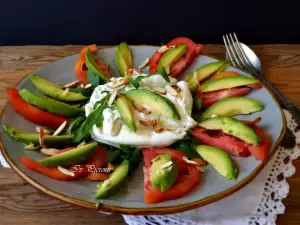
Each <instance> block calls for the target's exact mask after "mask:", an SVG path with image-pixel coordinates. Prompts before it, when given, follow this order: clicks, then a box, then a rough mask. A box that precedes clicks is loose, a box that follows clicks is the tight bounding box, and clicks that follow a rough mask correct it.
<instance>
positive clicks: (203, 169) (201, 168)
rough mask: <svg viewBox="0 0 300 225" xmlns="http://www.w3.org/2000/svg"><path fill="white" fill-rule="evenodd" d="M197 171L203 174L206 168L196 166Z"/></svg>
mask: <svg viewBox="0 0 300 225" xmlns="http://www.w3.org/2000/svg"><path fill="white" fill-rule="evenodd" d="M196 168H197V170H198V171H199V172H201V173H205V167H203V166H196Z"/></svg>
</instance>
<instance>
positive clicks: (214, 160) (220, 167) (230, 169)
mask: <svg viewBox="0 0 300 225" xmlns="http://www.w3.org/2000/svg"><path fill="white" fill-rule="evenodd" d="M195 148H196V151H197V152H198V153H199V155H200V156H201V157H202V158H203V159H204V160H205V161H207V162H208V163H209V164H211V165H212V167H213V168H214V169H215V170H216V171H217V172H218V173H219V174H220V175H222V176H223V177H225V178H227V179H230V180H236V179H237V178H238V175H239V171H238V168H237V166H236V164H235V163H234V161H233V160H232V159H231V158H230V156H229V155H228V154H227V153H226V152H224V151H222V150H221V149H218V148H215V147H211V146H207V145H198V146H196V147H195Z"/></svg>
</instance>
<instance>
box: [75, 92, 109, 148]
mask: <svg viewBox="0 0 300 225" xmlns="http://www.w3.org/2000/svg"><path fill="white" fill-rule="evenodd" d="M109 98H110V94H107V95H106V96H105V97H104V98H102V99H101V100H100V101H99V104H98V107H97V108H96V109H95V110H94V111H93V112H91V113H90V114H89V115H88V117H87V118H86V119H85V121H84V122H83V123H82V124H81V126H80V127H79V128H78V129H76V130H75V132H74V138H73V140H72V142H73V143H78V142H80V141H81V140H84V139H86V138H88V137H89V135H90V131H91V129H92V128H93V126H94V125H95V124H96V125H97V126H98V127H100V126H102V122H103V115H102V113H103V110H104V109H105V108H107V107H108V104H107V103H108V100H109ZM101 118H102V119H101ZM99 121H100V122H99Z"/></svg>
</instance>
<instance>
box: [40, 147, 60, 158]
mask: <svg viewBox="0 0 300 225" xmlns="http://www.w3.org/2000/svg"><path fill="white" fill-rule="evenodd" d="M56 151H57V149H56V148H42V149H41V153H42V154H43V155H46V156H51V155H53V154H54V152H56Z"/></svg>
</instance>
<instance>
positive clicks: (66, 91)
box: [62, 88, 70, 97]
mask: <svg viewBox="0 0 300 225" xmlns="http://www.w3.org/2000/svg"><path fill="white" fill-rule="evenodd" d="M69 91H70V90H69V88H66V90H64V92H63V93H62V96H64V97H65V96H66V95H67V94H68V93H69Z"/></svg>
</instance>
